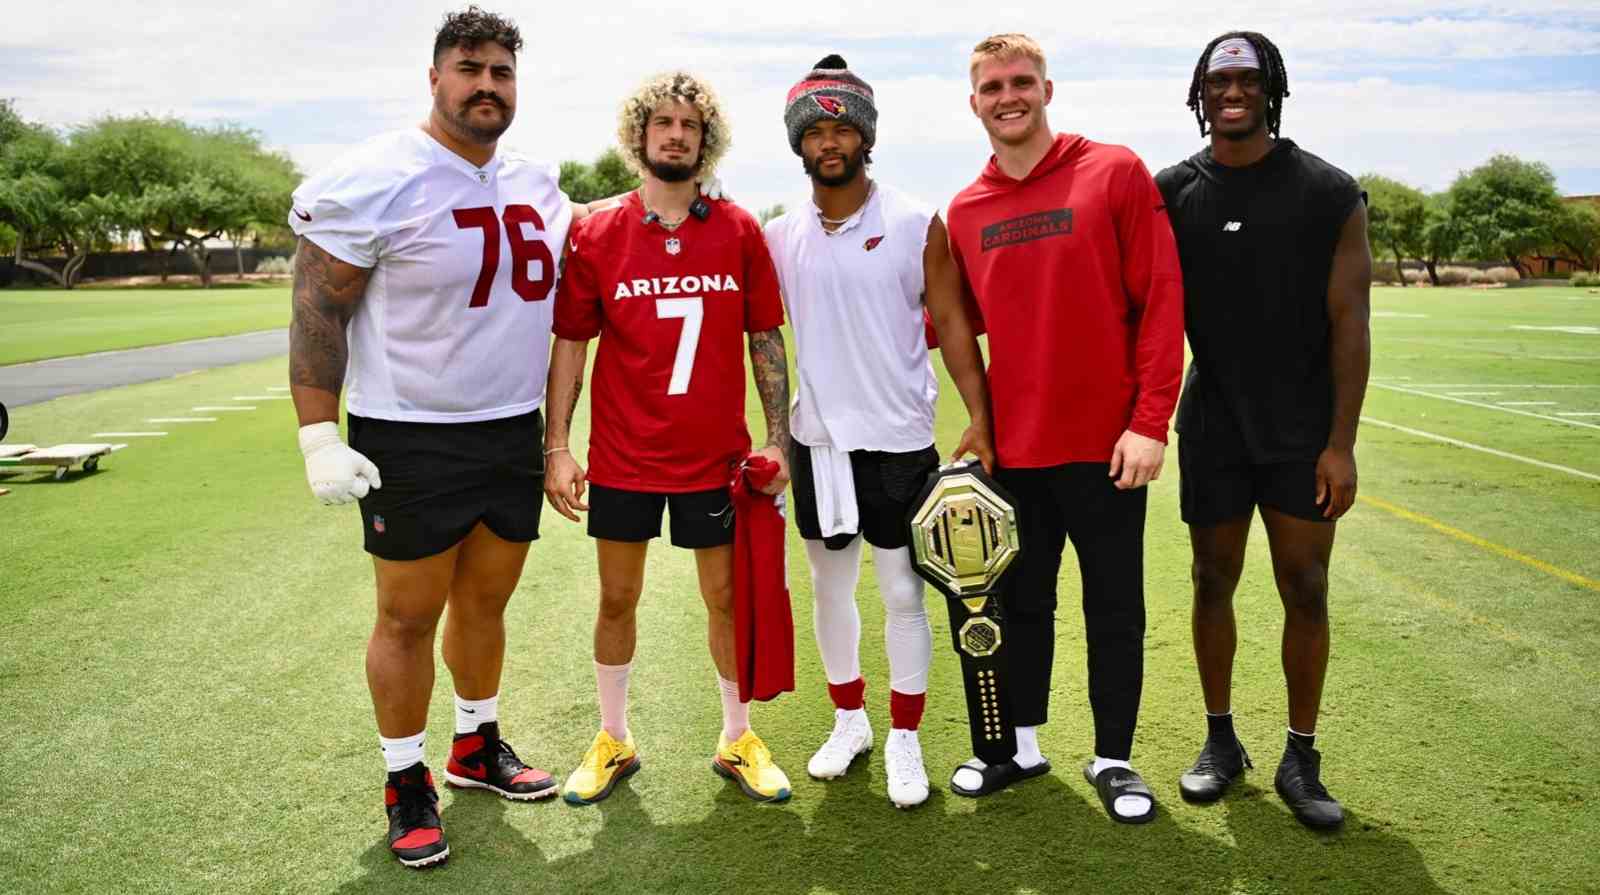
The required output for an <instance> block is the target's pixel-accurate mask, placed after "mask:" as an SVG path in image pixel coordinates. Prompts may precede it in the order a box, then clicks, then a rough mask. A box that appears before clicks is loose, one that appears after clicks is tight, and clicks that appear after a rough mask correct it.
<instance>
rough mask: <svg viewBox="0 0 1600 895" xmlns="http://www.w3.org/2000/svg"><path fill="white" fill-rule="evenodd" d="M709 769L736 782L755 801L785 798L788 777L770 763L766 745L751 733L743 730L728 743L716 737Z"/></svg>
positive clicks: (777, 800) (787, 794) (725, 738)
mask: <svg viewBox="0 0 1600 895" xmlns="http://www.w3.org/2000/svg"><path fill="white" fill-rule="evenodd" d="M711 770H713V771H716V772H717V773H718V774H721V775H722V776H724V777H727V778H728V779H729V780H732V781H734V782H735V783H738V784H739V788H740V789H742V790H744V794H745V795H747V796H749V797H750V798H752V799H755V800H756V801H758V802H782V801H784V800H785V799H787V798H789V777H788V776H787V775H786V774H784V773H783V769H782V768H780V767H778V765H777V764H776V763H774V762H773V760H772V753H771V752H768V751H767V744H766V743H763V742H761V738H760V737H758V736H756V732H755V731H753V730H746V731H745V732H744V735H743V736H741V737H739V739H737V740H735V741H734V742H732V743H730V742H728V738H727V737H718V738H717V757H716V758H714V759H712V761H711Z"/></svg>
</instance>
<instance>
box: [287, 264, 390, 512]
mask: <svg viewBox="0 0 1600 895" xmlns="http://www.w3.org/2000/svg"><path fill="white" fill-rule="evenodd" d="M370 274H371V271H369V270H367V269H366V268H361V267H356V266H355V265H353V264H346V263H345V262H343V261H340V260H339V259H338V258H335V257H334V256H333V255H330V254H328V253H327V252H326V251H324V250H323V249H322V247H321V246H318V245H317V244H316V243H314V242H311V241H310V240H308V239H301V240H300V245H299V248H297V249H296V250H295V255H294V314H293V317H292V318H291V319H290V322H289V391H290V393H291V394H292V395H293V397H294V411H295V414H296V415H297V416H299V417H300V453H301V454H302V455H303V456H304V457H305V461H306V482H307V484H309V485H310V486H311V493H312V494H315V495H316V496H317V499H318V500H320V501H322V502H323V503H325V504H342V503H349V502H350V501H352V500H360V499H361V498H363V497H366V496H367V491H368V490H369V489H371V488H381V487H383V482H382V480H381V479H380V478H379V477H378V467H377V466H375V465H374V464H373V462H372V461H371V460H368V459H367V458H366V457H364V456H362V455H361V454H360V453H359V452H358V451H355V450H352V449H351V448H350V447H349V446H348V445H346V444H345V443H344V441H342V440H341V439H340V438H339V392H340V390H341V389H343V388H344V366H345V361H347V360H348V359H349V356H350V345H349V342H347V341H346V340H345V326H346V325H347V324H348V323H349V322H350V317H351V315H353V314H354V313H355V310H356V303H357V302H359V301H361V295H362V293H364V292H365V291H366V289H367V277H368V276H370Z"/></svg>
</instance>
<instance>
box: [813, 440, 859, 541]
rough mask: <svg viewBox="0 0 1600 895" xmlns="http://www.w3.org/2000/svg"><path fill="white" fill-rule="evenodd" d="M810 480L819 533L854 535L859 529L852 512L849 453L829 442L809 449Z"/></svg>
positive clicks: (853, 482)
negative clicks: (819, 528) (836, 448)
mask: <svg viewBox="0 0 1600 895" xmlns="http://www.w3.org/2000/svg"><path fill="white" fill-rule="evenodd" d="M811 480H812V483H813V485H815V487H816V492H817V522H818V524H819V525H820V526H821V528H822V536H823V537H825V538H831V537H833V536H834V535H837V534H855V533H856V532H857V531H859V530H860V528H861V516H860V514H859V513H858V512H856V478H855V474H854V473H852V472H851V471H850V453H849V452H848V451H836V450H834V449H833V445H831V444H819V445H814V446H812V448H811Z"/></svg>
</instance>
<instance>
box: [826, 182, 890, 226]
mask: <svg viewBox="0 0 1600 895" xmlns="http://www.w3.org/2000/svg"><path fill="white" fill-rule="evenodd" d="M877 191H878V182H877V181H875V180H869V181H867V197H866V198H865V199H862V200H861V204H860V205H857V206H856V210H855V211H852V212H850V213H849V214H847V215H845V216H844V217H842V218H840V219H839V220H837V221H836V220H834V219H833V218H830V217H828V216H827V215H825V214H823V213H822V209H820V208H819V209H817V218H818V220H821V221H822V223H824V224H831V225H833V226H835V227H843V226H844V225H845V224H848V223H850V219H851V218H853V217H855V216H856V215H858V214H860V213H861V209H863V208H866V207H867V203H868V202H870V201H872V194H873V193H875V192H877ZM828 232H830V233H831V232H833V231H831V230H830V231H828Z"/></svg>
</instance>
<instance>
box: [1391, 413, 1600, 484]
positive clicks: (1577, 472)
mask: <svg viewBox="0 0 1600 895" xmlns="http://www.w3.org/2000/svg"><path fill="white" fill-rule="evenodd" d="M1361 421H1362V422H1363V423H1370V424H1371V425H1374V426H1379V427H1382V428H1384V429H1393V430H1395V431H1396V432H1404V433H1406V434H1407V435H1415V436H1417V437H1418V438H1426V439H1428V440H1430V441H1437V442H1440V443H1442V444H1449V445H1454V446H1456V447H1459V448H1466V449H1467V450H1469V451H1479V452H1481V453H1485V454H1490V455H1492V456H1495V457H1502V458H1504V459H1506V460H1515V461H1517V462H1518V463H1527V464H1529V465H1530V466H1538V467H1540V468H1542V469H1552V470H1555V471H1556V472H1564V473H1566V474H1567V475H1573V476H1577V477H1578V478H1580V479H1588V480H1590V481H1592V482H1600V475H1596V474H1595V473H1592V472H1584V471H1583V470H1581V469H1573V468H1572V467H1570V466H1561V465H1560V464H1557V463H1546V462H1544V461H1543V460H1535V459H1533V458H1532V457H1524V456H1522V455H1521V454H1512V453H1509V452H1507V451H1499V450H1495V449H1494V448H1491V447H1484V446H1483V445H1481V444H1473V443H1472V442H1470V441H1462V440H1460V439H1458V438H1449V437H1447V436H1444V435H1435V434H1434V433H1432V432H1424V431H1422V430H1421V429H1413V428H1410V427H1409V426H1401V425H1398V424H1396V423H1390V422H1386V421H1384V420H1380V419H1374V418H1372V417H1370V416H1363V417H1362V418H1361Z"/></svg>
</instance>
